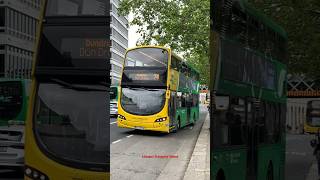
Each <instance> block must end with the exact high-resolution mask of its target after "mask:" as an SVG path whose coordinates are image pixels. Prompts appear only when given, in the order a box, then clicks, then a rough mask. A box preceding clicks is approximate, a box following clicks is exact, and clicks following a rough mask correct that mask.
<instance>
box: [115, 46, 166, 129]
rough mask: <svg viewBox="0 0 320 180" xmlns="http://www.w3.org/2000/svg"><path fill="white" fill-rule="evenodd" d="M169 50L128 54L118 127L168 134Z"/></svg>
mask: <svg viewBox="0 0 320 180" xmlns="http://www.w3.org/2000/svg"><path fill="white" fill-rule="evenodd" d="M169 54H170V50H169V49H166V48H161V47H138V48H134V49H131V50H128V51H127V54H126V58H125V64H124V67H123V74H122V78H121V88H120V93H119V94H120V98H119V103H118V119H117V122H118V127H121V128H132V129H139V130H153V131H161V132H169V129H170V128H169V116H168V101H169V100H168V99H169V97H170V92H169V88H168V82H167V77H168V61H169V57H170V56H169Z"/></svg>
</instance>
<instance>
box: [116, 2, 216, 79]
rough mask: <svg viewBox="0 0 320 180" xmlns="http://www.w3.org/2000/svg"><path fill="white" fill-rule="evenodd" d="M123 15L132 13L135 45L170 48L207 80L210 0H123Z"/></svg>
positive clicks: (121, 8)
mask: <svg viewBox="0 0 320 180" xmlns="http://www.w3.org/2000/svg"><path fill="white" fill-rule="evenodd" d="M119 11H120V13H121V14H122V15H128V14H129V13H130V12H132V13H133V15H134V19H133V20H132V22H130V24H131V25H138V26H139V29H138V33H140V34H141V35H142V39H140V40H139V42H138V44H155V45H164V46H169V47H171V48H172V49H173V50H174V51H177V52H181V53H183V54H184V58H186V59H187V61H188V62H190V63H191V64H192V65H193V66H194V67H195V68H196V69H197V70H198V71H199V72H200V75H201V76H202V77H207V78H205V79H204V78H202V81H201V83H207V82H208V76H207V75H206V73H207V72H208V71H209V66H204V65H205V64H208V48H209V12H210V2H209V0H174V1H173V0H122V1H121V3H120V7H119ZM200 67H201V68H200Z"/></svg>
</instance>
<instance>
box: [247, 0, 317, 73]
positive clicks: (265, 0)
mask: <svg viewBox="0 0 320 180" xmlns="http://www.w3.org/2000/svg"><path fill="white" fill-rule="evenodd" d="M250 2H251V3H252V4H253V5H254V6H256V7H257V8H258V9H260V10H261V11H263V12H264V13H265V14H266V15H267V16H270V17H271V18H272V19H274V20H275V21H276V22H277V23H279V24H280V25H281V26H282V27H284V29H285V30H286V31H287V33H288V60H289V63H288V66H289V73H298V74H300V73H303V74H306V75H307V76H309V77H312V78H315V79H319V77H320V71H319V69H320V63H319V62H320V61H319V60H320V56H319V53H318V52H319V50H318V48H319V45H320V31H319V25H320V14H319V8H320V2H319V1H318V0H304V1H299V0H281V1H279V0H251V1H250Z"/></svg>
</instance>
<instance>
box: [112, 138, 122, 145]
mask: <svg viewBox="0 0 320 180" xmlns="http://www.w3.org/2000/svg"><path fill="white" fill-rule="evenodd" d="M120 141H121V139H119V140H116V141H113V142H112V144H115V143H118V142H120Z"/></svg>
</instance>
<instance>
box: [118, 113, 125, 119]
mask: <svg viewBox="0 0 320 180" xmlns="http://www.w3.org/2000/svg"><path fill="white" fill-rule="evenodd" d="M118 118H120V119H123V120H126V118H125V117H124V116H122V115H120V114H118Z"/></svg>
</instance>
